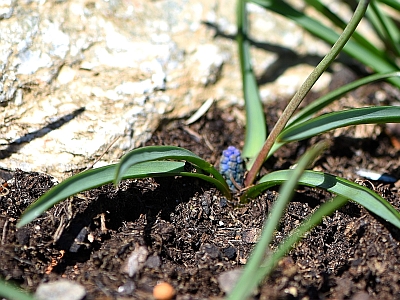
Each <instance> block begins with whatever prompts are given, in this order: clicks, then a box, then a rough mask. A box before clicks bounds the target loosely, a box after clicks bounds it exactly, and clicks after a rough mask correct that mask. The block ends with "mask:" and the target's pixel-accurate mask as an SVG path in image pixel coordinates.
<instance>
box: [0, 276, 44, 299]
mask: <svg viewBox="0 0 400 300" xmlns="http://www.w3.org/2000/svg"><path fill="white" fill-rule="evenodd" d="M0 297H5V298H6V299H9V300H35V299H36V298H35V297H33V296H31V295H29V294H28V293H26V292H24V291H23V290H21V289H19V288H18V287H16V286H14V285H11V284H10V283H5V282H4V281H3V280H0Z"/></svg>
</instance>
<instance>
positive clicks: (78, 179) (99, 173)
mask: <svg viewBox="0 0 400 300" xmlns="http://www.w3.org/2000/svg"><path fill="white" fill-rule="evenodd" d="M184 165H185V163H183V162H172V161H166V162H145V163H141V164H137V165H135V166H133V167H131V168H129V169H128V170H127V171H126V172H125V174H124V176H123V178H144V177H156V176H160V175H161V176H168V175H169V176H173V175H179V173H180V172H183V171H184ZM116 169H117V165H116V164H113V165H108V166H105V167H101V168H98V169H92V170H88V171H84V172H82V173H79V174H76V175H74V176H72V177H70V178H68V179H66V180H64V181H63V182H61V183H59V184H58V185H56V186H55V187H53V188H52V189H50V190H49V191H48V192H47V193H45V194H44V195H43V196H42V197H40V198H39V199H38V200H37V201H35V202H34V203H33V204H31V205H30V206H29V207H28V208H27V209H26V210H25V211H24V213H23V214H22V216H21V219H20V221H19V222H18V224H17V227H22V226H24V225H26V224H28V223H29V222H31V221H33V220H34V219H35V218H36V217H38V216H40V215H41V214H42V213H43V212H45V211H46V210H48V209H49V208H51V207H52V206H54V205H55V204H57V203H58V202H60V201H62V200H64V199H66V198H68V197H70V196H73V195H75V194H77V193H80V192H83V191H86V190H89V189H93V188H96V187H99V186H102V185H104V184H107V183H111V182H113V181H114V178H115V172H116Z"/></svg>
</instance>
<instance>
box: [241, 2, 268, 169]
mask: <svg viewBox="0 0 400 300" xmlns="http://www.w3.org/2000/svg"><path fill="white" fill-rule="evenodd" d="M247 25H248V24H247V14H246V1H244V0H238V2H237V27H238V33H237V42H238V47H239V59H240V70H241V73H242V85H243V97H244V101H245V109H246V128H245V130H246V133H245V142H244V147H243V151H242V155H243V157H245V158H248V159H250V160H252V159H253V158H254V157H255V156H256V155H257V154H258V152H259V151H260V149H261V148H262V146H263V144H264V141H265V139H266V137H267V129H266V125H265V124H266V122H265V116H264V111H263V107H262V102H261V99H260V95H259V92H258V86H257V82H256V79H255V76H254V72H253V69H252V66H251V57H250V45H249V40H248V26H247ZM247 167H249V164H248V165H247Z"/></svg>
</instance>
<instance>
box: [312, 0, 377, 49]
mask: <svg viewBox="0 0 400 300" xmlns="http://www.w3.org/2000/svg"><path fill="white" fill-rule="evenodd" d="M305 2H306V3H307V4H308V5H310V6H312V7H314V8H315V9H316V10H317V11H319V12H320V13H321V14H322V15H323V16H324V17H325V18H326V19H327V20H329V21H331V22H332V23H333V24H335V25H336V26H338V27H339V28H341V29H344V28H345V27H346V25H347V22H345V21H343V19H341V18H340V17H339V15H338V14H336V13H334V12H332V11H331V10H330V9H329V8H328V7H327V6H326V5H324V4H323V3H322V2H321V1H320V0H306V1H305ZM352 38H353V39H354V40H355V41H357V42H358V43H359V44H360V45H361V46H363V47H365V48H367V49H369V50H370V51H371V52H373V53H375V54H376V55H378V56H381V57H385V52H383V51H382V50H380V49H378V48H377V47H375V45H374V44H372V43H371V42H370V41H369V40H368V39H366V38H365V37H364V36H363V35H361V34H359V33H358V32H357V31H355V32H354V33H353V35H352Z"/></svg>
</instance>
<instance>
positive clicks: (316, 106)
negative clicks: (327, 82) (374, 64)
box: [286, 72, 400, 127]
mask: <svg viewBox="0 0 400 300" xmlns="http://www.w3.org/2000/svg"><path fill="white" fill-rule="evenodd" d="M389 77H400V72H390V73H384V74H373V75H370V76H367V77H364V78H361V79H358V80H356V81H353V82H351V83H349V84H346V85H344V86H342V87H340V88H337V89H335V90H333V91H331V92H329V93H327V94H326V95H324V96H322V97H321V98H318V99H316V100H314V101H313V102H312V103H310V104H308V105H307V106H306V107H304V108H303V109H302V110H301V111H300V112H299V113H298V114H296V115H294V116H293V117H292V118H291V119H290V120H289V122H288V125H287V126H286V127H289V126H291V125H294V124H296V123H300V122H302V121H304V120H305V119H308V118H310V117H311V116H312V115H313V114H314V113H316V112H318V111H320V110H321V109H323V108H325V107H326V106H328V105H329V104H331V103H332V102H333V101H335V100H336V99H338V98H339V97H341V96H343V95H345V94H346V93H348V92H350V91H353V90H355V89H357V88H359V87H360V86H363V85H366V84H369V83H371V82H375V81H379V80H382V79H385V78H389Z"/></svg>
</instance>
